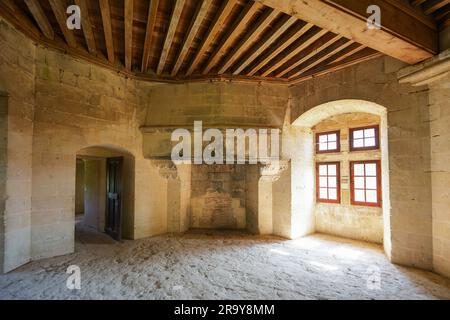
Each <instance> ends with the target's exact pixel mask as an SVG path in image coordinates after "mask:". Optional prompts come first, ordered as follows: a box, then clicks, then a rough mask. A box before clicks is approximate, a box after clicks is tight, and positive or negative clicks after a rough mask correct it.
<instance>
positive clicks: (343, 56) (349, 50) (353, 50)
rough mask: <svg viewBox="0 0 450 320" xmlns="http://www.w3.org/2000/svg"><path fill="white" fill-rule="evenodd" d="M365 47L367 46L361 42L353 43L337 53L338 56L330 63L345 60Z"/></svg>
mask: <svg viewBox="0 0 450 320" xmlns="http://www.w3.org/2000/svg"><path fill="white" fill-rule="evenodd" d="M365 48H367V47H365V46H363V45H360V44H359V43H353V44H352V45H351V46H349V47H348V48H347V49H344V50H342V51H341V52H339V54H336V57H335V58H334V59H333V61H332V62H330V63H337V62H339V61H342V60H345V59H347V58H348V57H350V56H352V55H354V54H355V53H357V52H359V51H361V50H364V49H365Z"/></svg>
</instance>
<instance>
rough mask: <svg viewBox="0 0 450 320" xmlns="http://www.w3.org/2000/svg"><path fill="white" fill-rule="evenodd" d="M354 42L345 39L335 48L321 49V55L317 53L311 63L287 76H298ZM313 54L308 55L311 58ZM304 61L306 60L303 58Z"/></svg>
mask: <svg viewBox="0 0 450 320" xmlns="http://www.w3.org/2000/svg"><path fill="white" fill-rule="evenodd" d="M353 43H354V42H353V41H351V40H350V41H347V42H345V43H343V44H340V45H339V46H337V47H335V48H330V47H331V46H328V48H326V49H325V50H323V54H322V55H317V58H316V59H314V61H312V62H311V63H309V64H308V65H307V66H305V67H303V68H301V69H300V70H297V71H296V72H295V73H294V74H292V75H290V76H289V78H290V79H291V78H295V77H296V76H299V75H301V74H303V73H305V72H306V71H308V70H310V69H312V68H314V67H315V66H317V65H318V64H319V63H321V62H323V61H325V60H327V59H328V58H330V57H332V56H333V55H335V54H336V53H338V52H340V51H342V50H344V49H345V48H347V47H349V46H350V45H352V44H353ZM313 56H314V54H312V55H310V58H312V57H313ZM305 61H308V59H307V60H305Z"/></svg>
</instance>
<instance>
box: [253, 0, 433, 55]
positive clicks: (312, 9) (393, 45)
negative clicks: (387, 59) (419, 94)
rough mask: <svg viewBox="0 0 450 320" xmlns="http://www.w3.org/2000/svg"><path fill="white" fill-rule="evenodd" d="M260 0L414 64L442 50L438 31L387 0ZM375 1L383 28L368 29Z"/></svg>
mask: <svg viewBox="0 0 450 320" xmlns="http://www.w3.org/2000/svg"><path fill="white" fill-rule="evenodd" d="M256 1H259V2H261V3H262V4H264V5H267V6H269V7H271V8H274V9H277V10H280V11H282V12H285V13H287V14H292V15H293V16H294V17H297V18H298V19H301V20H305V21H308V22H310V23H313V24H314V25H316V26H318V27H321V28H323V29H327V30H329V31H331V32H334V33H337V34H341V35H342V36H344V37H346V38H347V39H351V40H353V41H355V42H358V43H361V44H363V45H365V46H367V47H369V48H372V49H375V50H378V51H380V52H383V53H385V54H387V55H389V56H392V57H394V58H397V59H399V60H402V61H404V62H407V63H410V64H415V63H417V62H420V61H423V60H426V59H428V58H430V57H432V56H433V55H434V54H436V53H437V52H438V36H437V32H436V30H433V29H432V28H430V27H428V26H427V25H426V24H424V23H422V22H421V21H419V20H418V19H416V18H414V17H412V16H411V15H409V14H407V13H405V12H403V11H401V10H399V9H397V8H396V7H395V6H392V4H390V3H388V2H387V1H385V0H358V1H353V0H323V1H322V0H308V1H304V0H292V1H279V0H256ZM371 4H372V5H378V6H380V8H381V11H382V12H383V20H382V21H383V22H382V28H381V29H368V28H367V17H368V14H367V12H366V11H367V8H368V6H369V5H371ZM399 17H401V18H399Z"/></svg>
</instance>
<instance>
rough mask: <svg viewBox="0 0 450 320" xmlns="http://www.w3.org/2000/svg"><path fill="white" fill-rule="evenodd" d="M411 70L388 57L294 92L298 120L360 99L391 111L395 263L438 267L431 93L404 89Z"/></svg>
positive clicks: (295, 114)
mask: <svg viewBox="0 0 450 320" xmlns="http://www.w3.org/2000/svg"><path fill="white" fill-rule="evenodd" d="M404 66H405V65H404V64H403V63H401V62H398V61H397V60H395V59H392V58H389V57H382V58H378V59H375V60H371V61H368V62H365V63H361V64H358V65H355V66H353V67H349V68H347V69H344V70H341V71H338V72H335V73H332V74H329V75H326V76H323V77H318V78H315V79H312V80H311V81H307V82H304V83H301V84H299V85H297V86H294V87H292V88H291V94H292V103H291V106H292V121H294V120H295V119H297V118H298V117H299V116H300V115H301V114H302V113H304V112H306V111H307V110H309V109H311V108H313V107H315V106H318V105H321V104H323V103H326V102H330V101H336V100H342V99H359V100H366V101H371V102H375V103H377V104H380V105H382V106H384V107H386V108H387V109H388V125H389V166H390V170H391V175H390V189H391V194H390V198H391V207H392V208H391V232H392V261H393V262H396V263H399V264H405V265H411V266H416V267H421V268H425V269H430V268H431V267H432V254H431V253H432V223H431V221H432V216H431V174H430V138H429V137H430V122H429V110H428V103H429V102H428V94H429V92H428V90H427V88H423V87H422V88H420V87H419V88H418V87H412V86H409V85H402V84H399V83H398V81H397V75H396V72H397V71H398V70H399V69H401V68H402V67H404Z"/></svg>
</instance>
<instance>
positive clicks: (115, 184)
mask: <svg viewBox="0 0 450 320" xmlns="http://www.w3.org/2000/svg"><path fill="white" fill-rule="evenodd" d="M134 167H135V161H134V156H133V155H132V154H131V153H129V152H128V151H126V150H124V149H122V148H119V147H114V146H92V147H88V148H83V149H81V150H79V151H78V152H77V155H76V182H75V184H76V186H75V217H76V218H75V223H76V228H75V230H76V231H75V232H76V236H77V232H79V231H81V230H86V229H89V230H90V231H96V232H99V233H106V234H108V235H109V236H111V237H112V238H113V239H115V240H121V239H122V238H128V239H131V238H133V217H134V172H135V170H134Z"/></svg>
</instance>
